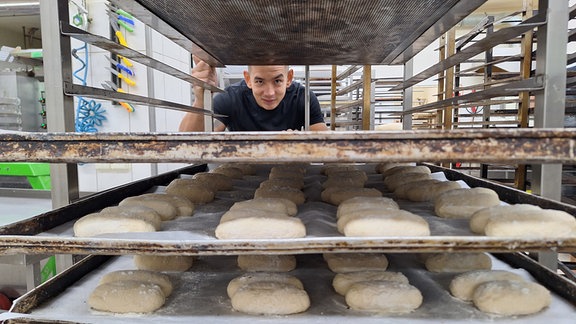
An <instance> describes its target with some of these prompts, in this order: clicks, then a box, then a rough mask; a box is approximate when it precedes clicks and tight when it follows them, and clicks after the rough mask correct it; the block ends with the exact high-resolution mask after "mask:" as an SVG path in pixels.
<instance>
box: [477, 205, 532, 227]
mask: <svg viewBox="0 0 576 324" xmlns="http://www.w3.org/2000/svg"><path fill="white" fill-rule="evenodd" d="M540 209H541V208H540V207H538V206H536V205H528V204H516V205H498V206H492V207H488V208H483V209H480V210H478V211H476V212H475V213H474V214H472V216H470V230H471V231H472V232H474V233H478V234H484V227H486V223H488V221H489V220H490V219H492V217H494V218H499V217H503V216H505V215H522V214H524V212H526V211H530V210H540Z"/></svg>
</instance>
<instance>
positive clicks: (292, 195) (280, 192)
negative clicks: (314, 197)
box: [254, 187, 306, 205]
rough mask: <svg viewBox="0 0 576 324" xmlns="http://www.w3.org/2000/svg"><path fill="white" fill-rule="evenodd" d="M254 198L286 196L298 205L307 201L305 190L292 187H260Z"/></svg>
mask: <svg viewBox="0 0 576 324" xmlns="http://www.w3.org/2000/svg"><path fill="white" fill-rule="evenodd" d="M254 198H285V199H288V200H290V201H292V202H293V203H295V204H296V205H302V204H303V203H304V202H305V201H306V196H305V195H304V192H302V190H300V189H295V188H292V187H268V188H258V189H256V191H255V192H254Z"/></svg>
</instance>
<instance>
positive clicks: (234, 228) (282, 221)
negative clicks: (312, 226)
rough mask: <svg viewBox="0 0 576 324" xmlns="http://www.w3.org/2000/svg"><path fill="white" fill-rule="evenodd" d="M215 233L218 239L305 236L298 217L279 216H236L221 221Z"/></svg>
mask: <svg viewBox="0 0 576 324" xmlns="http://www.w3.org/2000/svg"><path fill="white" fill-rule="evenodd" d="M215 235H216V237H217V238H219V239H279V238H299V237H305V236H306V227H304V224H303V223H302V221H301V220H300V219H299V218H295V217H290V216H280V217H267V216H263V217H258V216H249V217H238V218H234V219H232V220H229V221H226V222H221V223H220V224H218V226H217V227H216V231H215Z"/></svg>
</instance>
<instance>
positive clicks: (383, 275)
mask: <svg viewBox="0 0 576 324" xmlns="http://www.w3.org/2000/svg"><path fill="white" fill-rule="evenodd" d="M375 280H387V281H395V282H402V283H406V284H407V283H408V278H406V276H405V275H404V274H402V273H400V272H391V271H377V270H375V271H358V272H348V273H337V274H336V275H335V276H334V280H332V287H334V290H335V291H336V292H337V293H338V294H340V295H342V296H344V295H346V293H347V292H348V290H349V289H350V287H351V286H352V285H353V284H355V283H357V282H363V281H375Z"/></svg>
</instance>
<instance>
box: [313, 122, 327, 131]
mask: <svg viewBox="0 0 576 324" xmlns="http://www.w3.org/2000/svg"><path fill="white" fill-rule="evenodd" d="M310 130H311V131H328V130H330V128H328V126H326V124H325V123H316V124H314V125H310Z"/></svg>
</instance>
